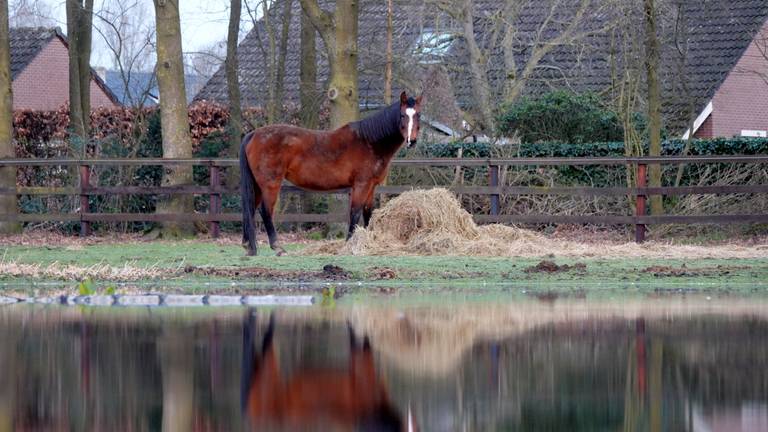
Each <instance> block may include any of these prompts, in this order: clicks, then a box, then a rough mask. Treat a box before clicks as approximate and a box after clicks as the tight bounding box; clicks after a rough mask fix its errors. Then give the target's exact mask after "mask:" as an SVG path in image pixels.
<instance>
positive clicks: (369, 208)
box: [363, 186, 375, 228]
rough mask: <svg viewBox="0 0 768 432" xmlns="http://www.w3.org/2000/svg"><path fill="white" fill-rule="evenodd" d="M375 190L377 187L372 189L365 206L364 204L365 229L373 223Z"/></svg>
mask: <svg viewBox="0 0 768 432" xmlns="http://www.w3.org/2000/svg"><path fill="white" fill-rule="evenodd" d="M374 190H375V186H374V187H373V188H371V191H370V192H369V193H368V197H367V198H366V199H365V204H363V227H365V228H368V224H370V223H371V216H372V215H373V197H374Z"/></svg>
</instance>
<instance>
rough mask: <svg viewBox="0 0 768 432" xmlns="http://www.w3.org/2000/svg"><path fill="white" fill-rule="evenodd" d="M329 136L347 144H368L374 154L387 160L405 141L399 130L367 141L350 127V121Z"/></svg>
mask: <svg viewBox="0 0 768 432" xmlns="http://www.w3.org/2000/svg"><path fill="white" fill-rule="evenodd" d="M331 136H332V138H333V140H334V141H337V142H345V143H347V144H348V145H370V146H371V149H373V152H374V153H375V154H376V156H378V157H379V158H382V159H386V160H387V161H389V160H390V159H392V158H393V157H394V156H395V154H396V153H397V151H398V150H400V147H402V145H403V142H405V139H404V138H403V136H402V135H401V134H400V131H399V130H397V131H396V132H394V133H392V134H391V135H390V136H387V137H384V138H382V139H379V140H378V141H375V142H369V141H367V140H365V138H363V137H362V136H360V135H359V134H358V132H357V131H356V130H355V129H354V128H353V127H352V123H347V124H345V125H344V126H342V127H340V128H338V129H336V130H334V131H332V132H331Z"/></svg>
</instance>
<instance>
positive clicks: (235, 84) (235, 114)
mask: <svg viewBox="0 0 768 432" xmlns="http://www.w3.org/2000/svg"><path fill="white" fill-rule="evenodd" d="M241 9H242V0H232V1H231V3H230V9H229V28H228V29H227V57H226V59H225V60H224V69H225V71H226V75H227V96H228V99H229V153H230V155H231V156H235V155H237V154H238V151H239V149H240V137H241V136H242V134H243V110H242V106H241V105H240V104H241V102H240V80H239V79H238V76H237V43H238V41H239V36H240V16H241Z"/></svg>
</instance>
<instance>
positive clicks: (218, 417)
mask: <svg viewBox="0 0 768 432" xmlns="http://www.w3.org/2000/svg"><path fill="white" fill-rule="evenodd" d="M39 315H41V317H42V315H44V314H42V313H40V314H39ZM4 318H7V317H4ZM11 318H18V320H15V319H2V320H0V340H3V344H2V345H0V363H5V361H6V359H9V358H10V359H13V360H14V361H15V364H16V365H17V366H16V368H15V369H14V368H11V369H3V370H4V371H8V370H11V371H15V373H14V374H12V375H14V377H15V378H9V377H7V376H6V377H3V378H2V379H5V380H12V379H15V380H17V382H16V384H15V386H16V388H17V389H18V392H16V393H15V394H14V406H13V412H12V413H11V414H12V415H11V417H10V419H3V420H0V423H1V422H5V423H6V424H9V423H10V424H13V425H14V427H12V428H10V429H2V430H51V429H54V430H59V429H61V430H137V431H143V430H160V429H161V427H162V425H163V423H164V412H165V411H166V410H165V409H164V406H163V396H164V392H163V391H164V385H166V381H168V379H169V378H171V379H170V381H169V382H168V384H167V385H166V389H170V393H169V392H166V394H165V395H166V396H171V395H173V399H175V398H176V395H177V394H178V395H180V396H184V395H185V394H186V390H185V389H181V387H179V385H180V380H178V379H174V378H178V376H177V374H179V373H180V374H182V375H184V376H193V377H194V380H192V381H191V382H193V383H194V386H195V387H194V390H193V391H192V392H191V393H192V394H194V401H193V416H192V421H193V424H194V426H195V428H196V429H197V430H234V429H237V428H239V425H240V422H239V406H238V404H237V401H238V398H239V388H238V377H237V373H236V371H239V367H240V364H239V355H240V345H239V343H238V342H239V341H240V333H239V331H240V327H239V323H238V322H230V323H229V324H228V325H222V326H219V327H218V330H214V329H215V328H216V326H215V324H214V323H215V321H213V320H208V321H203V322H200V323H196V324H194V325H192V326H191V327H190V328H186V327H181V329H180V330H179V329H177V330H174V327H175V325H174V323H173V322H172V321H173V320H172V319H171V320H165V321H164V324H165V325H163V326H161V325H160V321H159V320H157V319H152V317H151V316H148V315H144V316H142V317H140V318H139V319H128V320H126V319H123V318H121V317H116V318H117V319H115V320H110V319H108V318H106V319H105V318H104V317H100V318H89V317H88V316H87V315H83V316H82V317H81V320H80V321H79V322H78V321H77V320H74V319H67V320H66V321H65V322H57V321H56V320H51V319H42V320H37V319H36V318H33V317H30V316H17V317H11ZM49 318H50V317H49ZM178 325H179V326H181V325H182V324H178ZM166 328H170V329H169V330H166ZM20 329H23V330H20ZM217 332H218V336H217V335H216V333H217ZM166 333H170V334H171V335H165V334H166ZM9 335H17V337H16V340H17V341H18V343H17V344H16V345H17V347H18V349H17V350H16V351H13V350H12V349H11V347H12V345H11V344H10V343H9V342H8V341H10V340H12V339H9ZM164 335H165V336H164ZM164 337H165V338H166V339H163V338H164ZM216 337H218V338H220V339H221V340H220V342H219V343H218V348H219V350H220V352H219V353H218V354H215V355H214V353H212V347H216V346H217V344H216V343H213V342H212V341H213V340H214V339H215V338H216ZM174 340H179V341H181V342H184V341H186V342H185V343H186V344H187V345H186V347H184V348H183V349H184V350H185V351H184V352H185V353H186V354H185V356H181V355H179V350H180V348H178V347H176V346H175V345H173V344H172V343H171V341H174ZM161 346H167V348H168V349H162V350H161ZM161 351H162V352H161ZM14 352H15V354H14ZM9 356H10V357H9ZM215 357H218V358H219V360H218V365H216V368H218V369H219V371H218V372H217V373H218V374H219V375H220V378H219V380H218V382H217V383H215V384H214V381H215V378H214V375H215V374H214V373H213V372H212V371H213V369H214V367H212V364H213V363H214V358H215ZM163 358H168V359H173V360H168V361H166V364H164V363H163V361H162V359H163ZM176 358H178V360H176ZM177 366H178V368H177ZM190 367H191V369H190ZM175 374H176V375H175ZM172 376H173V377H172ZM5 382H7V381H4V382H3V383H2V384H4V383H5ZM2 388H3V389H5V388H6V386H5V385H3V387H2ZM174 392H175V393H174ZM0 393H1V391H0ZM2 398H3V395H2V394H0V402H2ZM169 400H170V399H169ZM184 403H185V404H187V405H188V403H189V402H188V401H185V402H184ZM5 406H6V405H3V407H5Z"/></svg>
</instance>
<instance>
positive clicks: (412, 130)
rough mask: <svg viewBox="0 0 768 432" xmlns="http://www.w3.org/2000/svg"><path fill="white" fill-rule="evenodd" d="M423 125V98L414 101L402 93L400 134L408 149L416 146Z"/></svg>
mask: <svg viewBox="0 0 768 432" xmlns="http://www.w3.org/2000/svg"><path fill="white" fill-rule="evenodd" d="M420 123H421V96H419V97H417V98H416V99H414V98H413V97H408V95H406V94H405V92H402V93H400V133H401V134H403V138H404V139H405V142H406V143H407V144H408V147H413V146H414V145H415V144H416V139H417V138H418V137H419V127H420Z"/></svg>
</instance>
